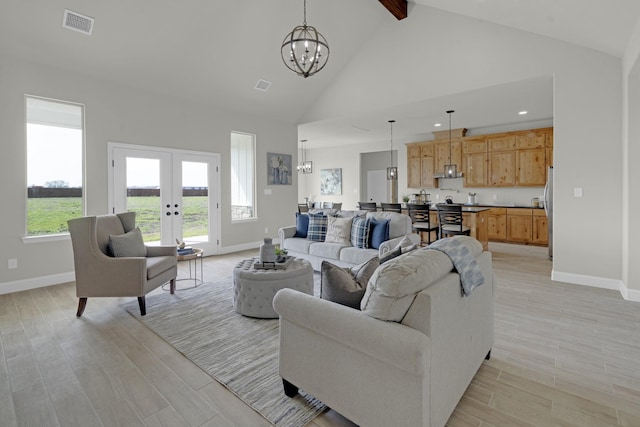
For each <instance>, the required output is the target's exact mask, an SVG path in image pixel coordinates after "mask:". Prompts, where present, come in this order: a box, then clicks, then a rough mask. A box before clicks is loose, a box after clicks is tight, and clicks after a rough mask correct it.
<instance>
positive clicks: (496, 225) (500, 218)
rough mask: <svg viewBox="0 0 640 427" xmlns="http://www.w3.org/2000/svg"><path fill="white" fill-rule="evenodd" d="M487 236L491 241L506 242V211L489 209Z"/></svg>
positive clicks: (503, 209) (504, 209)
mask: <svg viewBox="0 0 640 427" xmlns="http://www.w3.org/2000/svg"><path fill="white" fill-rule="evenodd" d="M487 235H488V237H489V240H492V241H505V240H507V209H506V208H491V209H489V211H488V212H487Z"/></svg>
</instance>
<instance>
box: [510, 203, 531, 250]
mask: <svg viewBox="0 0 640 427" xmlns="http://www.w3.org/2000/svg"><path fill="white" fill-rule="evenodd" d="M532 215H533V213H532V210H531V209H525V208H510V209H507V240H508V241H511V242H522V243H529V242H531V236H532V234H531V233H532Z"/></svg>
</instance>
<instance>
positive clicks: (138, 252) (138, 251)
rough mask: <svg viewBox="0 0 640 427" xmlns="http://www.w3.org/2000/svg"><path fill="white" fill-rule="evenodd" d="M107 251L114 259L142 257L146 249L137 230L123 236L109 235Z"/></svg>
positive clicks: (145, 253)
mask: <svg viewBox="0 0 640 427" xmlns="http://www.w3.org/2000/svg"><path fill="white" fill-rule="evenodd" d="M109 249H110V251H111V253H112V254H113V256H115V257H144V256H147V247H146V246H145V245H144V241H143V240H142V233H141V232H140V229H139V228H136V229H135V230H131V231H129V232H128V233H124V234H119V235H115V234H111V235H109Z"/></svg>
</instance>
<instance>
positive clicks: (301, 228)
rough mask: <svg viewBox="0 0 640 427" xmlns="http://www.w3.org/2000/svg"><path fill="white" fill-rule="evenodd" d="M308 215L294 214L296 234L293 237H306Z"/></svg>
mask: <svg viewBox="0 0 640 427" xmlns="http://www.w3.org/2000/svg"><path fill="white" fill-rule="evenodd" d="M307 230H309V215H307V214H302V213H298V212H296V234H294V235H293V237H307Z"/></svg>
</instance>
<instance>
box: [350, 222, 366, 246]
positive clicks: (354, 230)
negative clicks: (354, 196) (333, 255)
mask: <svg viewBox="0 0 640 427" xmlns="http://www.w3.org/2000/svg"><path fill="white" fill-rule="evenodd" d="M369 224H370V221H369V218H360V217H357V216H356V217H353V222H352V223H351V245H352V246H353V247H354V248H362V249H366V248H368V247H369V233H370V232H369Z"/></svg>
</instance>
